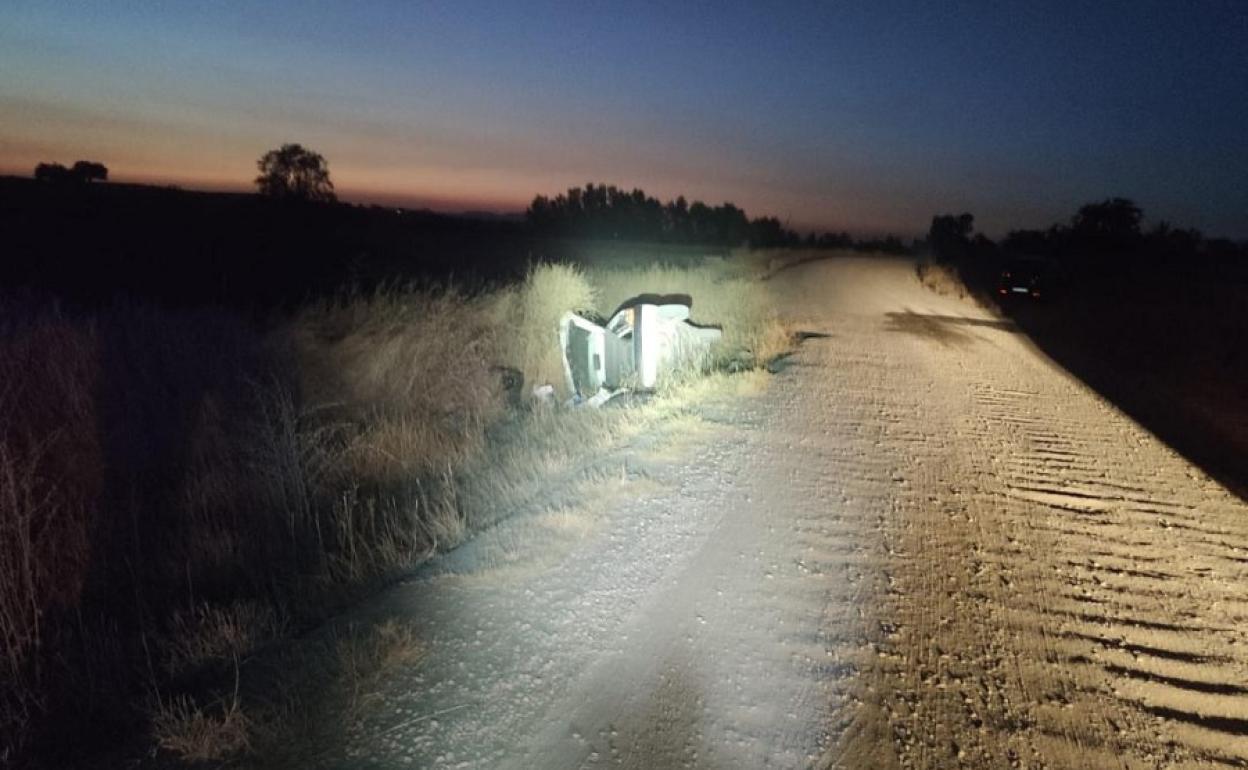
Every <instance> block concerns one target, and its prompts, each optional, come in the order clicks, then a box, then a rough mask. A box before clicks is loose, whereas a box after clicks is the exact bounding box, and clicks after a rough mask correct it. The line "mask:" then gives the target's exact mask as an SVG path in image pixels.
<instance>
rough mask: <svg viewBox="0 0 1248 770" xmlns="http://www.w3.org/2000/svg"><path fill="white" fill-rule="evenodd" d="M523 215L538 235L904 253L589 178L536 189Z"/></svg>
mask: <svg viewBox="0 0 1248 770" xmlns="http://www.w3.org/2000/svg"><path fill="white" fill-rule="evenodd" d="M525 218H526V220H527V222H528V223H529V225H530V226H531V227H532V228H533V230H534V232H535V233H536V234H538V235H541V236H552V237H559V238H584V239H590V240H616V241H644V242H651V243H679V244H697V245H705V246H716V247H722V248H735V247H738V246H749V247H750V248H755V249H764V248H812V249H858V250H860V251H867V250H871V251H886V252H891V253H906V252H908V251H909V250H910V249H909V247H907V246H906V245H905V244H904V243H902V241H901V239H900V238H897V237H896V236H888V237H886V238H880V239H873V240H869V241H855V240H854V239H853V238H851V237H850V235H849V234H848V233H844V232H841V233H810V234H809V235H807V236H806V237H805V238H803V237H802V236H801V235H799V234H798V233H797V232H795V231H794V230H791V229H789V228H787V227H785V225H784V223H783V222H781V221H780V220H779V219H778V218H777V217H773V216H763V217H757V218H755V219H750V218H749V217H748V216H747V215H746V213H745V211H743V210H742V209H740V208H738V207H737V206H735V205H733V204H732V203H723V204H720V205H718V206H710V205H707V204H706V203H703V202H702V201H693V202H692V203H690V202H689V201H687V200H686V199H685V197H684V196H683V195H682V196H678V197H677V198H675V199H674V200H669V201H667V202H666V203H664V202H662V201H660V200H659V199H658V198H654V197H651V196H649V195H646V193H645V192H644V191H643V190H640V189H636V188H634V189H633V190H632V191H631V192H630V191H628V190H625V189H623V188H620V187H616V186H615V185H607V184H594V183H592V182H591V183H589V184H586V185H585V186H584V187H572V188H569V189H568V191H567V192H565V193H560V194H558V195H556V196H555V197H553V198H550V197H547V196H545V195H538V196H537V197H535V198H534V199H533V202H532V203H531V204H530V205H529V208H528V211H527V212H526V213H525Z"/></svg>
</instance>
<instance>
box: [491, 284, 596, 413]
mask: <svg viewBox="0 0 1248 770" xmlns="http://www.w3.org/2000/svg"><path fill="white" fill-rule="evenodd" d="M597 294H598V292H597V289H596V288H595V286H593V285H592V284H591V283H590V281H589V280H588V279H587V277H586V275H585V274H584V273H583V272H582V271H581V269H580V268H578V267H576V266H574V265H566V264H538V265H534V266H532V267H530V268H529V271H528V274H527V275H525V278H524V281H522V282H521V283H520V284H518V285H516V286H514V287H510V288H507V289H503V290H502V291H500V292H499V293H498V294H496V295H495V297H494V298H493V301H494V303H495V313H496V316H495V317H496V319H497V321H498V322H499V325H500V339H499V342H500V347H499V355H500V359H501V360H502V361H503V362H504V363H505V364H506V365H507V366H509V367H512V368H514V369H516V370H517V371H519V372H520V374H521V376H522V379H523V382H524V383H525V385H526V387H527V388H532V387H534V386H540V385H553V386H554V387H555V390H556V391H557V392H558V393H559V394H560V395H562V396H567V395H570V394H568V393H566V392H565V391H566V385H565V383H564V376H563V357H562V354H561V353H560V351H559V346H558V344H557V343H556V340H557V333H556V332H557V329H558V326H559V319H560V318H561V317H562V316H563V314H564V313H566V312H567V311H569V310H572V311H585V310H590V309H592V308H593V307H594V305H595V300H596V298H597Z"/></svg>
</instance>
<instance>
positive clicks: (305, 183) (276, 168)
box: [256, 144, 337, 202]
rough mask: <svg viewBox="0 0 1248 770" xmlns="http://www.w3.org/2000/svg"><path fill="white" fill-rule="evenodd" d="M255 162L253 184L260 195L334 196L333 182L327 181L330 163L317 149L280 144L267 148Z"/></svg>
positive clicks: (318, 198)
mask: <svg viewBox="0 0 1248 770" xmlns="http://www.w3.org/2000/svg"><path fill="white" fill-rule="evenodd" d="M256 165H257V166H258V167H259V169H260V176H258V177H256V187H257V188H259V190H260V194H261V195H267V196H269V197H271V198H279V199H284V200H302V201H319V202H331V201H335V200H337V197H336V196H335V195H334V183H333V182H331V181H329V164H328V163H326V161H325V158H324V157H322V156H321V154H320V153H317V152H313V151H311V150H308V149H305V148H304V147H303V146H302V145H299V144H283V145H282V146H281V147H280V148H278V149H276V150H269V151H268V152H266V153H265V154H264V155H263V156H262V157H261V158H260V160H258V161H257V162H256Z"/></svg>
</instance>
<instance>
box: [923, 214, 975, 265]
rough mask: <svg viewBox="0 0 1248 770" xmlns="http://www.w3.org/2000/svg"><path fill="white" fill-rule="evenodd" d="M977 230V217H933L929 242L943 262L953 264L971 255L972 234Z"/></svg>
mask: <svg viewBox="0 0 1248 770" xmlns="http://www.w3.org/2000/svg"><path fill="white" fill-rule="evenodd" d="M974 229H975V217H974V216H972V215H970V214H959V215H958V216H954V215H953V214H943V215H941V216H936V217H932V226H931V228H930V229H928V231H927V242H928V243H929V244H931V247H932V252H933V253H934V254H935V255H936V259H938V260H940V261H941V262H952V261H955V260H958V259H961V258H964V257H966V256H967V255H968V254H969V253H970V246H971V232H972V231H973V230H974Z"/></svg>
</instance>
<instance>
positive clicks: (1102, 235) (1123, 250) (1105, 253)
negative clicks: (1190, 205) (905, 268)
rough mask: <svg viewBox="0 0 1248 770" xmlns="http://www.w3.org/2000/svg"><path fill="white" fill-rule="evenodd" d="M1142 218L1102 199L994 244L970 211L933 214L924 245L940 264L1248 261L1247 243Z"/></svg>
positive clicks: (1119, 202)
mask: <svg viewBox="0 0 1248 770" xmlns="http://www.w3.org/2000/svg"><path fill="white" fill-rule="evenodd" d="M1144 222H1145V219H1144V210H1143V209H1142V208H1140V207H1139V206H1138V205H1137V204H1136V203H1135V202H1134V201H1133V200H1131V199H1129V198H1107V199H1105V200H1102V201H1097V202H1094V203H1088V204H1085V205H1083V206H1081V207H1079V210H1078V211H1076V212H1075V214H1074V215H1073V216H1072V217H1071V218H1070V219H1069V221H1067V222H1058V223H1055V224H1053V225H1051V226H1049V227H1048V228H1046V229H1043V230H1029V229H1023V230H1012V231H1010V232H1009V233H1007V234H1006V236H1005V237H1004V238H1002V239H1001V241H1000V242H999V243H998V242H994V241H993V240H991V239H989V238H988V237H987V236H985V235H984V234H983V233H976V232H975V217H974V215H972V214H970V213H963V214H956V215H955V214H941V215H938V216H935V217H933V218H932V223H931V227H930V228H929V229H928V235H927V243H928V246H929V248H930V249H931V252H932V254H933V256H934V257H935V258H936V259H937V260H939V261H943V262H962V261H965V260H983V259H987V258H992V257H997V256H1002V255H1007V256H1017V257H1040V258H1050V259H1063V260H1066V261H1069V260H1071V259H1078V260H1080V261H1081V262H1083V263H1084V264H1085V265H1086V266H1094V265H1102V266H1107V267H1111V266H1113V265H1116V264H1120V263H1122V262H1123V261H1127V260H1130V261H1140V260H1149V261H1158V260H1162V261H1164V260H1190V259H1194V258H1197V257H1210V258H1214V259H1218V258H1228V257H1237V258H1246V259H1248V244H1245V243H1236V242H1234V241H1231V240H1228V239H1226V238H1206V237H1205V236H1204V234H1203V233H1201V232H1200V231H1199V230H1197V229H1195V228H1184V227H1175V226H1173V225H1171V224H1170V223H1169V222H1166V221H1164V220H1163V221H1159V222H1157V223H1155V224H1153V225H1152V226H1151V227H1147V228H1146V227H1145V225H1144Z"/></svg>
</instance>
